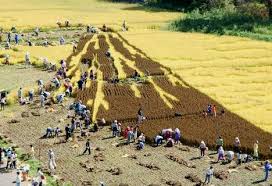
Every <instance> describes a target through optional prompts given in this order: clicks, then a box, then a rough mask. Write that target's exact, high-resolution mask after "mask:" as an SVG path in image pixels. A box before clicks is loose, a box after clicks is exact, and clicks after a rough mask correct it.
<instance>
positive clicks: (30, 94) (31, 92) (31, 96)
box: [28, 89, 34, 102]
mask: <svg viewBox="0 0 272 186" xmlns="http://www.w3.org/2000/svg"><path fill="white" fill-rule="evenodd" d="M28 97H29V102H32V101H33V97H34V90H33V89H31V90H29V91H28Z"/></svg>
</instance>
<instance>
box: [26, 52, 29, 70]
mask: <svg viewBox="0 0 272 186" xmlns="http://www.w3.org/2000/svg"><path fill="white" fill-rule="evenodd" d="M25 65H26V67H27V66H29V65H30V54H29V52H26V54H25Z"/></svg>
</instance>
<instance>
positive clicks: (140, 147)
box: [137, 141, 144, 150]
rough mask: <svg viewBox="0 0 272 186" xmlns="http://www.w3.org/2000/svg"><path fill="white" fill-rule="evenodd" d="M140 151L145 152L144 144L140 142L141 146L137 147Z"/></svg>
mask: <svg viewBox="0 0 272 186" xmlns="http://www.w3.org/2000/svg"><path fill="white" fill-rule="evenodd" d="M137 149H138V150H143V149H144V142H142V141H140V142H139V144H138V145H137Z"/></svg>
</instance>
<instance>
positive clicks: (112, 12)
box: [0, 0, 179, 28]
mask: <svg viewBox="0 0 272 186" xmlns="http://www.w3.org/2000/svg"><path fill="white" fill-rule="evenodd" d="M0 4H1V6H0V25H1V27H5V28H10V27H11V26H17V27H20V28H29V27H36V26H57V25H56V22H57V21H61V22H62V23H63V22H64V21H65V20H69V21H70V22H71V24H78V23H82V24H92V25H100V26H102V24H103V23H105V24H107V25H115V26H117V25H118V26H121V24H122V22H123V20H126V21H127V23H128V25H129V26H130V27H133V28H136V27H137V28H156V27H160V26H162V25H163V24H165V22H167V21H169V20H172V19H174V18H176V17H177V16H179V14H177V13H167V12H156V13H155V12H147V11H142V10H137V9H138V8H135V7H136V5H132V4H120V3H108V2H103V1H98V0H43V1H41V0H12V1H6V0H0ZM147 23H148V24H147Z"/></svg>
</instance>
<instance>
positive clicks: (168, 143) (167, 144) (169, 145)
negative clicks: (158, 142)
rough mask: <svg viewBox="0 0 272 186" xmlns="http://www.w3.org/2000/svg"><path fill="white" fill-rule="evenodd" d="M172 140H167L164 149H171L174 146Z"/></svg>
mask: <svg viewBox="0 0 272 186" xmlns="http://www.w3.org/2000/svg"><path fill="white" fill-rule="evenodd" d="M174 143H175V142H174V140H173V139H172V138H168V139H167V143H166V147H173V146H174Z"/></svg>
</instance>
